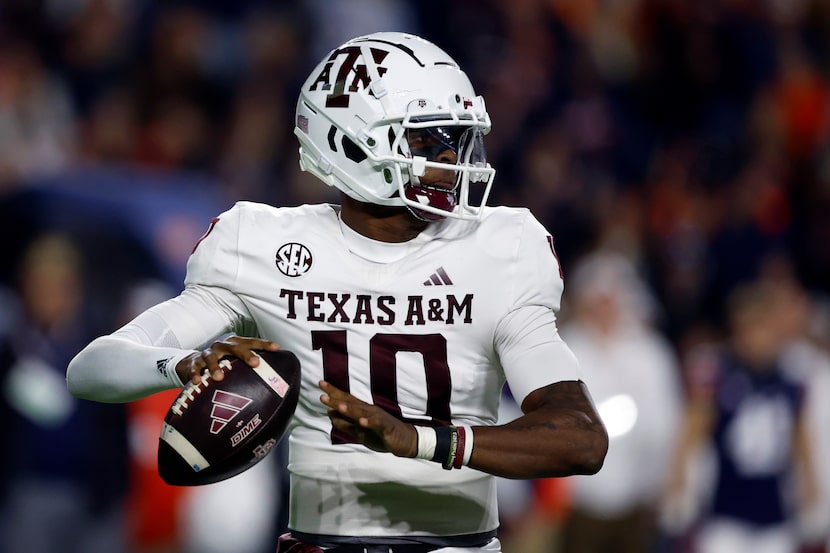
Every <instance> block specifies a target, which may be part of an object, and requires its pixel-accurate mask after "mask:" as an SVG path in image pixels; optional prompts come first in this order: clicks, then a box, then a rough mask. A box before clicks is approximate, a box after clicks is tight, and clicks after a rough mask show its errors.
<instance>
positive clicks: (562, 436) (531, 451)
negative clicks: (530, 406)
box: [469, 413, 608, 478]
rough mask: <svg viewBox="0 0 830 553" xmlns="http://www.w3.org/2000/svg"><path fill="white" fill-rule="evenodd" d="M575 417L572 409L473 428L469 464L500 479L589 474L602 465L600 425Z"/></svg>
mask: <svg viewBox="0 0 830 553" xmlns="http://www.w3.org/2000/svg"><path fill="white" fill-rule="evenodd" d="M580 419H582V417H581V415H580V414H576V413H575V414H573V415H562V416H558V417H556V418H555V419H552V420H547V421H544V422H539V421H535V422H534V421H522V420H521V419H518V420H517V421H514V422H513V423H510V424H508V425H505V426H493V427H487V426H482V427H475V429H474V433H475V445H474V447H473V453H472V456H471V457H470V462H469V466H470V467H472V468H475V469H478V470H481V471H484V472H487V473H490V474H494V475H496V476H502V477H505V478H550V477H556V476H569V475H573V474H594V473H596V472H597V471H599V469H600V468H602V463H603V461H604V459H605V453H606V451H607V449H608V438H607V436H606V434H605V430H604V429H603V428H602V425H601V424H597V423H595V422H590V421H587V420H584V419H582V420H580Z"/></svg>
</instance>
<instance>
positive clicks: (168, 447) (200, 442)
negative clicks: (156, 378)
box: [158, 350, 300, 486]
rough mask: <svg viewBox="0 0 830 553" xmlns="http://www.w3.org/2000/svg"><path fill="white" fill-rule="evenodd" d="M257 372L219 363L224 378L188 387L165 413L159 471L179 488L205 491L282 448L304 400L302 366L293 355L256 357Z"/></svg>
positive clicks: (238, 363)
mask: <svg viewBox="0 0 830 553" xmlns="http://www.w3.org/2000/svg"><path fill="white" fill-rule="evenodd" d="M256 353H257V354H258V355H259V356H260V363H259V366H258V367H256V368H253V367H250V366H249V365H248V364H246V363H245V362H244V361H242V360H241V359H239V358H237V357H227V358H225V359H223V360H222V362H221V363H220V365H221V367H222V370H223V371H224V375H225V378H224V379H222V380H220V381H216V380H214V379H213V378H211V377H209V376H203V377H202V381H201V383H199V384H193V383H188V384H187V385H186V386H185V387H184V388H183V389H182V391H181V393H180V394H179V395H178V397H177V398H176V400H175V401H174V402H173V404H172V405H171V406H170V409H169V410H168V411H167V415H166V416H165V417H164V423H163V424H162V428H161V435H160V436H159V449H158V471H159V475H160V476H161V477H162V479H163V480H164V481H165V482H167V483H168V484H172V485H175V486H201V485H204V484H212V483H214V482H219V481H220V480H225V479H227V478H230V477H232V476H236V475H237V474H239V473H241V472H244V471H245V470H247V469H249V468H251V467H252V466H254V465H255V464H256V463H258V462H259V461H261V460H262V459H263V458H265V456H266V455H267V454H268V453H269V452H270V451H271V450H272V449H273V448H274V447H275V446H276V445H277V443H279V441H280V439H281V438H282V436H283V434H284V433H285V430H286V428H287V426H288V423H289V421H290V420H291V417H292V416H293V415H294V409H295V408H296V407H297V400H298V399H299V395H300V362H299V360H298V359H297V357H296V356H295V355H294V354H293V353H291V352H290V351H285V350H280V351H277V352H270V351H257V352H256Z"/></svg>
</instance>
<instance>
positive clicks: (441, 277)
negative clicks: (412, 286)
mask: <svg viewBox="0 0 830 553" xmlns="http://www.w3.org/2000/svg"><path fill="white" fill-rule="evenodd" d="M451 284H452V279H451V278H450V277H449V275H448V274H447V272H446V271H445V270H444V268H443V267H438V269H436V270H435V272H434V273H432V274H431V275H429V278H428V279H427V280H425V281H424V286H448V285H451Z"/></svg>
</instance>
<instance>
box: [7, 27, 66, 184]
mask: <svg viewBox="0 0 830 553" xmlns="http://www.w3.org/2000/svg"><path fill="white" fill-rule="evenodd" d="M76 131H77V129H76V127H75V114H74V112H73V106H72V101H71V98H70V96H69V91H68V89H67V86H66V83H65V82H64V81H62V80H61V79H59V78H58V76H57V75H55V74H53V73H52V72H51V71H49V70H48V69H47V68H46V67H45V65H44V64H43V60H41V59H40V57H39V56H38V52H37V50H36V49H35V47H34V45H32V44H30V43H27V42H26V41H24V40H17V39H6V40H2V41H0V191H2V190H3V189H5V188H9V187H12V186H14V185H16V184H19V183H21V182H25V179H30V178H33V177H38V176H44V175H50V174H54V173H56V172H58V171H60V170H62V169H64V168H66V167H67V166H69V165H71V163H72V160H73V154H74V144H75V136H76Z"/></svg>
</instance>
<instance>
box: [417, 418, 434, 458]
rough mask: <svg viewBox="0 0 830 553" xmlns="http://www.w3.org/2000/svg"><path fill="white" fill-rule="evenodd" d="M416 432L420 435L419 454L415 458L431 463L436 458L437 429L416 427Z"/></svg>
mask: <svg viewBox="0 0 830 553" xmlns="http://www.w3.org/2000/svg"><path fill="white" fill-rule="evenodd" d="M415 432H417V433H418V453H417V454H416V455H415V457H416V458H417V459H426V460H428V461H431V460H432V458H433V457H434V456H435V444H436V436H435V429H434V428H430V427H429V426H418V425H416V426H415Z"/></svg>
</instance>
